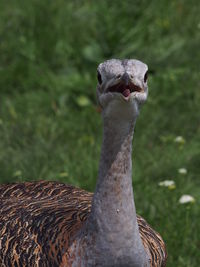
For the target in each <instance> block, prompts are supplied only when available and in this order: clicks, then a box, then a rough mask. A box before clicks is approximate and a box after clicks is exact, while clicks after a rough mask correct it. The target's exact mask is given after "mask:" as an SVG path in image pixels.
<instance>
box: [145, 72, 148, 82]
mask: <svg viewBox="0 0 200 267" xmlns="http://www.w3.org/2000/svg"><path fill="white" fill-rule="evenodd" d="M147 79H148V71H147V72H146V73H145V75H144V82H145V83H146V82H147Z"/></svg>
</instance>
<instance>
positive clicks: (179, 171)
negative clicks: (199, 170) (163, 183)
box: [178, 168, 187, 174]
mask: <svg viewBox="0 0 200 267" xmlns="http://www.w3.org/2000/svg"><path fill="white" fill-rule="evenodd" d="M178 173H180V174H186V173H187V169H186V168H180V169H178Z"/></svg>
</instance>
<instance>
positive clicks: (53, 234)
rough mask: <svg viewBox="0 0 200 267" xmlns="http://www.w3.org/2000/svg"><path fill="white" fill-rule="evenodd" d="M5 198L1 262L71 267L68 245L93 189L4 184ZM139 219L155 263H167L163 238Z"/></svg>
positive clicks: (1, 216)
mask: <svg viewBox="0 0 200 267" xmlns="http://www.w3.org/2000/svg"><path fill="white" fill-rule="evenodd" d="M0 196H1V197H0V205H1V211H0V266H1V267H8V266H9V267H10V266H31V267H38V266H42V267H50V266H53V267H57V266H67V267H68V266H70V265H68V263H69V264H70V259H69V258H68V257H67V253H66V252H67V248H68V247H69V246H70V243H73V240H74V237H75V236H76V233H77V232H78V231H79V230H80V229H81V228H82V227H83V225H84V223H85V222H86V221H87V219H88V217H89V215H90V212H91V203H92V197H93V193H90V192H87V191H85V190H82V189H80V188H76V187H73V186H70V185H66V184H64V183H59V182H48V181H38V182H25V183H13V184H5V185H1V186H0ZM137 221H138V225H139V231H140V235H141V238H142V241H143V244H144V246H145V248H146V249H147V250H148V251H149V252H148V253H149V255H151V257H152V263H151V265H150V266H152V267H154V266H165V258H166V252H165V245H164V242H163V240H162V238H161V236H160V235H159V234H158V233H157V232H155V231H154V230H153V229H152V228H151V227H150V226H149V225H148V224H147V222H146V221H145V220H144V219H143V218H142V217H140V216H137ZM153 259H154V260H153ZM161 259H162V260H163V262H162V261H161ZM154 261H155V263H156V265H153V264H154V263H153V262H154ZM65 264H66V265H65Z"/></svg>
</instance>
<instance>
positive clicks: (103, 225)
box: [87, 118, 148, 267]
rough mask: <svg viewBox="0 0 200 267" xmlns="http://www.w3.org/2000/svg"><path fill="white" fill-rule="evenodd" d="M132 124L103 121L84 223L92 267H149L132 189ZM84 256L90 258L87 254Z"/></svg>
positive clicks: (133, 124) (129, 122)
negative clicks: (88, 212)
mask: <svg viewBox="0 0 200 267" xmlns="http://www.w3.org/2000/svg"><path fill="white" fill-rule="evenodd" d="M135 122H136V118H135V119H134V120H129V121H126V120H119V121H118V119H117V118H114V120H113V119H112V120H109V119H108V118H104V133H103V144H102V151H101V159H100V166H99V173H98V181H97V186H96V191H95V194H94V198H93V202H92V210H91V215H90V218H89V220H88V223H87V226H88V227H87V233H88V236H92V238H93V240H94V242H93V247H92V248H91V257H94V254H96V255H98V256H97V258H96V261H95V264H97V265H95V266H127V267H129V266H134V267H135V266H137V267H142V266H148V264H147V259H146V253H145V251H144V247H143V245H142V241H141V239H140V236H139V230H138V224H137V218H136V210H135V204H134V198H133V188H132V157H131V154H132V138H133V132H134V126H135ZM89 254H90V253H89ZM87 256H88V257H90V255H88V253H87ZM93 264H94V263H93ZM98 264H99V265H98Z"/></svg>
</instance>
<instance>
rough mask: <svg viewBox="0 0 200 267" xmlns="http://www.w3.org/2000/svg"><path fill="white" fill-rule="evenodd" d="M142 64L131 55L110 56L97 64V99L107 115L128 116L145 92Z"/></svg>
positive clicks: (146, 89) (141, 102) (144, 66)
mask: <svg viewBox="0 0 200 267" xmlns="http://www.w3.org/2000/svg"><path fill="white" fill-rule="evenodd" d="M147 71H148V67H147V65H146V64H144V63H143V62H141V61H139V60H135V59H125V60H119V59H110V60H107V61H105V62H103V63H101V64H100V65H99V66H98V68H97V78H98V85H97V100H98V102H99V104H100V106H101V107H102V109H103V112H104V114H106V115H107V116H109V115H110V116H112V115H113V116H122V115H123V114H125V116H127V117H130V116H133V114H136V115H137V114H138V113H139V107H140V106H141V104H143V103H144V102H145V101H146V99H147V95H148V86H147Z"/></svg>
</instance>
